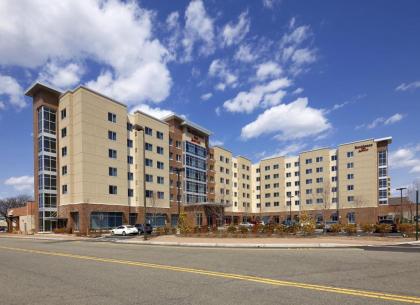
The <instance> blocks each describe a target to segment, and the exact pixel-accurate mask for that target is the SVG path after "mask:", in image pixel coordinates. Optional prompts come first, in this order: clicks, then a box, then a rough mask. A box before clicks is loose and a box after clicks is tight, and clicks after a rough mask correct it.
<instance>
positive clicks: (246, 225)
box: [239, 222, 254, 229]
mask: <svg viewBox="0 0 420 305" xmlns="http://www.w3.org/2000/svg"><path fill="white" fill-rule="evenodd" d="M239 226H240V227H245V228H247V229H251V228H252V227H253V226H254V224H253V223H250V222H243V223H240V224H239Z"/></svg>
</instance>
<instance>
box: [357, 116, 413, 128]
mask: <svg viewBox="0 0 420 305" xmlns="http://www.w3.org/2000/svg"><path fill="white" fill-rule="evenodd" d="M404 116H405V115H403V114H401V113H395V114H394V115H392V116H390V117H388V118H384V117H379V118H376V119H374V120H373V121H372V122H371V123H368V124H361V125H358V126H356V129H362V128H366V129H373V128H376V127H378V126H380V125H391V124H395V123H397V122H399V121H401V120H402V119H403V118H404Z"/></svg>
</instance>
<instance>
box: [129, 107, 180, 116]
mask: <svg viewBox="0 0 420 305" xmlns="http://www.w3.org/2000/svg"><path fill="white" fill-rule="evenodd" d="M136 111H141V112H144V113H146V114H148V115H150V116H152V117H155V118H157V119H163V118H164V117H166V116H168V115H171V114H174V112H173V111H171V110H168V109H162V108H159V107H150V106H149V105H146V104H141V105H137V106H134V107H133V109H131V113H134V112H136Z"/></svg>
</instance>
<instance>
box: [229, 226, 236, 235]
mask: <svg viewBox="0 0 420 305" xmlns="http://www.w3.org/2000/svg"><path fill="white" fill-rule="evenodd" d="M227 231H228V233H235V232H236V227H235V226H234V225H230V226H229V227H228V228H227Z"/></svg>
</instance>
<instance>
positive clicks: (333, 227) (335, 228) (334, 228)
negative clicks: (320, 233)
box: [331, 223, 343, 233]
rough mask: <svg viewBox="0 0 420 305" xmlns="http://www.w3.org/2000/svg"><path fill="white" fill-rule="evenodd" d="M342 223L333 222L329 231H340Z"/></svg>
mask: <svg viewBox="0 0 420 305" xmlns="http://www.w3.org/2000/svg"><path fill="white" fill-rule="evenodd" d="M342 227H343V226H342V225H341V224H339V223H334V224H332V225H331V232H332V233H340V232H341V229H342Z"/></svg>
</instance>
